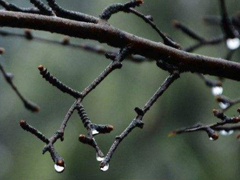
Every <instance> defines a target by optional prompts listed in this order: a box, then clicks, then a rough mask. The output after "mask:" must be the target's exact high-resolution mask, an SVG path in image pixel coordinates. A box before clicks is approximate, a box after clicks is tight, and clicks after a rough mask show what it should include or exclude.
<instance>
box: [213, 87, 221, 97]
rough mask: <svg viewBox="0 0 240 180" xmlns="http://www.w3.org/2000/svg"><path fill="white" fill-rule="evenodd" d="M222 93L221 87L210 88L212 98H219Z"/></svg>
mask: <svg viewBox="0 0 240 180" xmlns="http://www.w3.org/2000/svg"><path fill="white" fill-rule="evenodd" d="M222 93H223V88H222V87H221V86H215V87H213V88H212V94H213V95H214V96H219V95H221V94H222Z"/></svg>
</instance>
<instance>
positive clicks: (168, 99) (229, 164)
mask: <svg viewBox="0 0 240 180" xmlns="http://www.w3.org/2000/svg"><path fill="white" fill-rule="evenodd" d="M9 2H14V3H17V4H18V5H21V6H26V7H27V6H29V5H30V4H29V3H28V2H26V1H24V0H12V1H10V0H9ZM58 2H59V3H60V4H61V5H62V6H64V7H66V8H68V9H72V10H76V11H80V12H84V13H88V14H92V15H95V16H97V15H99V14H100V13H101V12H102V9H104V7H106V6H107V5H109V4H110V3H114V2H115V1H114V0H82V1H77V0H69V1H64V0H58ZM118 2H125V1H123V0H121V1H118ZM227 5H228V9H229V12H230V13H235V12H237V11H238V10H239V7H240V2H239V1H237V0H228V1H227ZM139 10H140V11H142V12H143V13H145V14H151V15H152V16H153V17H154V21H155V22H156V24H157V25H158V26H159V27H160V29H161V30H162V31H164V32H166V33H167V34H169V35H170V36H171V37H173V38H174V39H175V40H176V41H177V42H179V43H180V44H181V45H183V46H188V45H190V44H193V43H194V41H193V40H191V39H189V38H188V37H186V36H184V35H183V34H182V33H181V32H179V31H177V30H175V29H174V28H173V27H172V25H171V21H172V20H173V19H177V20H179V21H180V22H183V23H185V24H187V25H188V26H190V27H192V28H193V29H195V30H196V31H197V32H198V33H199V34H202V35H204V37H212V36H216V35H218V34H220V33H221V30H220V29H219V28H217V27H213V26H206V25H205V24H204V23H203V21H202V17H203V16H205V15H217V14H219V9H218V1H217V0H214V1H208V0H204V1H202V0H192V1H189V0H168V1H163V0H155V1H154V0H145V4H144V5H143V6H142V7H140V8H139ZM110 23H111V24H112V25H114V26H116V27H118V28H120V29H123V30H125V31H128V32H130V33H134V34H136V35H138V36H142V37H145V38H148V39H151V40H154V41H160V40H161V39H160V38H159V37H158V35H157V34H156V33H155V32H154V31H153V30H152V29H151V28H150V27H149V26H148V25H146V24H145V23H144V22H142V21H141V20H139V19H138V18H136V17H134V16H133V15H130V14H123V13H119V14H117V15H115V16H113V18H112V19H111V20H110ZM3 29H7V30H9V31H17V32H22V30H19V29H8V28H3ZM34 34H38V35H41V36H44V37H47V38H49V39H60V38H61V37H62V36H61V35H57V34H50V33H44V32H34ZM72 41H74V42H77V43H90V44H94V43H96V42H93V41H88V40H81V39H73V40H72ZM0 45H1V46H3V47H5V48H6V54H5V55H4V58H5V62H4V65H5V67H6V69H7V70H9V71H11V72H13V74H14V76H15V79H14V82H15V84H16V85H17V86H18V87H19V89H20V90H21V92H22V93H23V94H24V95H25V96H26V97H28V98H29V99H31V100H32V101H34V102H36V103H37V104H39V105H40V106H41V111H40V113H38V114H32V113H30V112H28V111H27V110H25V109H24V108H23V106H22V104H21V102H20V100H19V99H18V98H17V97H16V95H15V94H14V92H13V91H12V90H11V88H10V87H9V86H8V85H7V84H6V83H5V81H4V79H3V78H2V77H1V78H0V84H1V87H0V100H1V103H0V112H1V113H0V179H9V180H38V179H42V180H65V179H72V180H75V179H76V180H77V179H86V180H91V179H116V180H125V179H126V180H131V179H134V180H139V179H141V180H143V179H144V180H156V179H158V180H160V179H161V180H162V179H166V180H180V179H181V180H183V179H184V180H193V179H194V180H202V179H205V180H213V179H218V180H226V179H228V180H236V179H238V178H239V176H240V171H238V170H239V166H240V161H239V159H240V155H239V153H238V152H239V150H240V148H239V143H238V142H237V140H236V138H235V135H232V136H231V137H220V139H219V140H218V141H216V142H212V141H209V140H208V137H207V135H206V134H205V133H193V134H186V135H181V136H177V137H174V138H168V136H167V135H168V133H169V132H170V131H172V130H174V129H177V128H180V127H185V126H190V125H193V124H195V123H197V122H203V123H211V122H215V121H216V120H217V119H216V118H214V117H213V115H212V113H211V111H212V109H213V108H217V107H218V105H217V104H216V103H215V101H214V97H213V96H212V95H211V91H210V89H209V88H207V87H206V86H205V85H204V83H203V82H202V81H201V80H200V79H199V77H198V76H196V75H195V74H191V73H187V74H183V75H182V76H181V79H180V80H179V81H177V82H176V83H175V84H173V85H172V86H171V87H170V89H169V90H168V91H167V92H166V93H165V94H164V96H163V97H162V98H160V100H159V101H158V102H157V103H156V104H155V105H154V107H152V109H151V111H150V112H149V113H148V114H147V115H146V117H145V118H144V121H145V127H144V129H143V130H139V129H136V130H134V131H133V132H132V133H131V134H130V135H129V137H128V138H127V139H126V140H124V142H123V143H122V144H121V145H120V147H119V149H118V150H117V151H116V153H115V154H114V157H113V159H112V161H111V164H110V169H109V171H107V172H105V173H103V172H101V171H100V170H99V163H98V162H96V160H95V152H94V150H93V149H91V148H89V147H88V146H85V145H83V144H80V143H79V142H78V135H79V134H80V133H85V132H86V131H85V130H84V128H83V126H82V124H81V122H80V120H79V118H78V116H77V115H76V114H74V116H73V117H72V118H71V120H70V122H69V124H68V127H67V130H66V133H65V141H64V142H63V143H60V142H58V143H56V148H57V150H58V151H59V153H60V154H61V155H62V156H63V157H64V158H65V162H66V164H67V167H66V170H65V172H64V173H62V174H57V173H56V172H55V171H54V168H53V162H52V160H51V158H50V156H49V154H47V155H44V156H43V155H42V154H41V150H42V147H43V145H44V144H43V143H42V142H41V141H40V140H38V139H36V138H35V137H33V136H32V135H30V134H29V133H26V132H24V131H23V130H22V129H21V128H20V127H19V125H18V121H19V120H20V119H25V120H27V121H28V122H29V123H30V124H32V125H33V126H35V127H37V128H38V129H39V130H40V131H42V132H43V133H44V134H46V135H47V136H48V137H50V136H51V135H52V134H53V133H55V131H56V130H57V129H58V127H59V126H60V124H61V121H62V119H63V117H64V115H65V113H66V112H67V110H68V109H69V107H70V106H71V104H72V103H73V99H72V98H71V97H69V96H67V95H65V94H62V93H61V92H59V91H58V90H57V89H55V88H53V87H52V86H51V85H49V84H48V83H47V82H45V81H44V80H43V79H42V78H41V76H40V75H39V73H38V70H37V68H36V67H37V66H38V65H39V64H43V65H44V66H46V67H47V68H48V69H49V70H50V72H52V73H53V74H54V75H56V76H57V77H58V78H59V79H60V80H62V81H63V82H65V83H66V84H68V85H69V86H71V87H73V88H75V89H79V90H82V89H83V88H85V87H86V86H87V85H88V84H89V83H90V82H91V81H92V80H93V79H95V78H96V77H97V76H98V74H99V73H100V72H101V71H102V70H103V69H104V68H105V67H106V65H107V64H108V63H109V61H108V60H106V59H105V57H103V56H100V55H96V54H92V53H89V52H85V51H83V50H76V49H71V48H69V47H62V46H54V45H50V44H42V43H39V42H34V41H32V42H29V41H27V40H24V39H16V38H11V37H9V38H2V37H1V38H0ZM226 52H227V50H226V47H225V45H224V44H222V45H220V46H216V47H205V48H202V49H200V50H198V51H197V53H201V54H205V55H210V56H213V57H224V56H225V54H226ZM238 58H239V53H236V54H235V56H234V58H233V60H235V61H237V60H238ZM166 76H167V73H166V72H163V71H162V70H160V69H158V68H157V67H156V65H155V63H142V64H135V63H132V62H127V61H126V62H124V66H123V68H122V69H121V70H120V71H116V72H114V73H113V74H111V75H110V76H109V77H108V78H107V79H106V80H105V81H104V82H103V83H102V84H101V85H100V86H99V87H98V88H97V89H96V90H94V91H93V92H92V93H91V94H90V95H89V96H88V97H87V98H86V99H85V100H84V105H85V107H86V110H87V113H88V114H89V116H90V118H91V119H92V121H93V122H95V123H106V124H112V125H114V127H115V129H114V131H113V132H112V133H111V134H108V135H101V136H99V137H97V140H98V142H99V145H100V147H101V148H102V149H103V151H104V152H107V150H108V149H109V147H110V145H111V143H112V142H113V141H114V137H115V136H116V135H118V134H119V133H121V132H122V131H123V129H124V128H125V127H126V126H127V125H128V124H129V123H130V121H131V120H132V119H133V118H134V117H135V113H134V111H133V109H134V107H135V106H139V107H142V106H143V105H144V104H145V102H146V101H147V100H148V99H149V97H150V96H151V95H152V94H153V93H154V92H155V90H156V89H157V88H158V87H159V85H160V84H161V83H162V81H163V80H164V79H165V78H166ZM239 87H240V85H239V83H238V82H232V81H226V82H225V84H224V95H227V96H229V97H231V98H234V97H238V96H239ZM228 114H229V115H234V114H236V107H234V108H232V110H230V111H229V112H228Z"/></svg>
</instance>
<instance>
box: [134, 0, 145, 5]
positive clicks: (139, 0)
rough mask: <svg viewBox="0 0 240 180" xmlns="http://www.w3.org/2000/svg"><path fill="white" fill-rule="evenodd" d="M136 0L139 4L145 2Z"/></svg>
mask: <svg viewBox="0 0 240 180" xmlns="http://www.w3.org/2000/svg"><path fill="white" fill-rule="evenodd" d="M136 2H137V3H139V4H143V3H144V1H143V0H136Z"/></svg>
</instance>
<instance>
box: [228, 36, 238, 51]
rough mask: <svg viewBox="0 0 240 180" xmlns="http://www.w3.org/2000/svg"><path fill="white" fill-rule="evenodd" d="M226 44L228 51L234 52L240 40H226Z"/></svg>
mask: <svg viewBox="0 0 240 180" xmlns="http://www.w3.org/2000/svg"><path fill="white" fill-rule="evenodd" d="M226 43H227V47H228V49H230V50H235V49H237V48H239V46H240V40H239V39H238V38H234V39H227V41H226Z"/></svg>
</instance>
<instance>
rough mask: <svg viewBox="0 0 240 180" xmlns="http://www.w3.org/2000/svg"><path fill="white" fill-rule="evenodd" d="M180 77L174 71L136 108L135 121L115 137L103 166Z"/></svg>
mask: <svg viewBox="0 0 240 180" xmlns="http://www.w3.org/2000/svg"><path fill="white" fill-rule="evenodd" d="M178 78H179V72H178V71H177V72H173V74H171V75H169V76H168V78H167V79H166V80H165V81H164V82H163V84H162V85H161V86H160V88H159V89H158V90H157V91H156V92H155V94H154V95H153V96H152V97H151V98H150V99H149V100H148V102H147V103H146V104H145V105H144V107H143V108H142V109H140V108H135V111H136V113H137V116H136V117H135V118H134V119H133V121H132V122H131V123H130V124H129V126H128V127H127V128H126V129H125V130H124V131H123V132H122V133H121V134H120V135H119V136H117V137H116V138H115V141H114V142H113V144H112V146H111V148H110V149H109V151H108V153H107V155H106V156H105V158H104V160H103V161H102V162H101V163H100V167H101V168H103V167H105V166H107V165H108V163H109V162H110V160H111V157H112V156H113V154H114V152H115V151H116V149H117V148H118V146H119V144H120V143H121V141H123V140H124V138H125V137H126V136H127V135H128V134H129V133H130V132H131V131H132V130H133V129H134V128H136V127H139V128H143V122H142V119H143V117H144V115H145V114H146V113H147V112H148V111H149V109H150V108H151V107H152V105H153V104H154V103H155V102H156V101H157V99H158V98H159V97H161V95H162V94H163V93H164V92H165V91H166V90H167V89H168V87H169V86H170V85H171V84H172V83H173V82H174V81H175V80H176V79H178Z"/></svg>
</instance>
